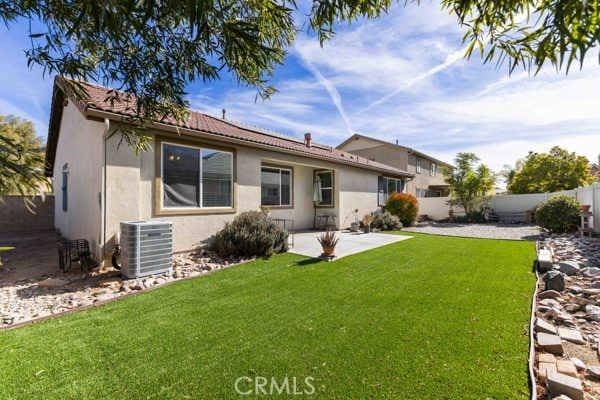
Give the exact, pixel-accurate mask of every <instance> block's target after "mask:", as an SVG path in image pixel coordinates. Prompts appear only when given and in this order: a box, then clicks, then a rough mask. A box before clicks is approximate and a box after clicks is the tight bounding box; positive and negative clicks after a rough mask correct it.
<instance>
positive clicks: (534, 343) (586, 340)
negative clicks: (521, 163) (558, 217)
mask: <svg viewBox="0 0 600 400" xmlns="http://www.w3.org/2000/svg"><path fill="white" fill-rule="evenodd" d="M536 249H537V257H538V258H537V263H536V264H537V265H536V276H537V282H536V290H535V294H534V297H533V299H532V315H531V321H530V327H531V331H530V340H531V347H530V356H529V366H530V376H531V379H532V398H533V399H536V400H538V399H540V400H541V399H548V398H550V399H563V400H566V399H571V400H592V399H597V398H598V397H597V396H600V374H597V373H600V314H599V313H598V312H600V307H599V304H598V303H599V301H600V290H597V289H600V268H598V266H600V239H594V238H580V237H576V236H572V235H551V236H545V237H541V238H540V240H539V241H538V242H537V243H536Z"/></svg>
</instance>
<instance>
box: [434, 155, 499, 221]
mask: <svg viewBox="0 0 600 400" xmlns="http://www.w3.org/2000/svg"><path fill="white" fill-rule="evenodd" d="M454 165H455V168H453V169H450V168H444V169H443V173H444V176H445V180H446V183H448V185H450V204H451V205H459V206H461V207H463V208H464V210H465V213H466V214H467V215H474V214H473V213H475V212H477V211H479V209H480V208H481V205H482V203H483V201H484V200H485V198H486V197H487V196H488V195H489V194H491V192H492V190H493V189H494V183H495V181H496V178H495V176H494V173H493V172H492V171H491V170H490V169H489V167H488V166H487V165H485V164H481V163H479V157H477V156H476V155H475V154H473V153H458V154H457V155H456V158H455V159H454Z"/></svg>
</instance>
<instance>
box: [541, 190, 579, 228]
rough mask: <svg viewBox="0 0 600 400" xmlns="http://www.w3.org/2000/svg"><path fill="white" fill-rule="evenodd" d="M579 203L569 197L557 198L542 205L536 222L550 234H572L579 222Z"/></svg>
mask: <svg viewBox="0 0 600 400" xmlns="http://www.w3.org/2000/svg"><path fill="white" fill-rule="evenodd" d="M579 209H580V204H579V202H578V201H577V200H576V199H574V198H573V197H569V196H555V197H552V198H551V199H549V200H548V201H546V202H544V203H542V204H540V205H539V206H538V208H537V209H536V211H535V222H536V223H537V224H539V225H540V226H541V227H542V228H544V229H547V230H549V231H550V232H555V233H563V232H572V231H574V230H575V229H576V228H577V225H578V222H579Z"/></svg>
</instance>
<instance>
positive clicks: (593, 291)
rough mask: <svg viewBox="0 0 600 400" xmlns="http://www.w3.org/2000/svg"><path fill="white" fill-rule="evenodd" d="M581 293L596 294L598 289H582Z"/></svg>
mask: <svg viewBox="0 0 600 400" xmlns="http://www.w3.org/2000/svg"><path fill="white" fill-rule="evenodd" d="M583 294H586V295H588V296H597V295H599V294H600V289H596V288H589V289H583Z"/></svg>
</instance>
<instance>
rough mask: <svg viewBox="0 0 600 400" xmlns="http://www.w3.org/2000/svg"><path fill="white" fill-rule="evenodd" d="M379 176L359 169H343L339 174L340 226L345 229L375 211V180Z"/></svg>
mask: <svg viewBox="0 0 600 400" xmlns="http://www.w3.org/2000/svg"><path fill="white" fill-rule="evenodd" d="M378 176H379V174H377V173H374V172H369V171H364V170H359V169H355V168H352V169H343V170H341V171H340V173H339V196H340V202H339V203H340V217H339V218H340V226H341V227H342V228H347V227H349V226H350V224H351V223H352V222H354V211H355V210H357V209H358V213H357V215H358V219H359V220H361V219H362V217H363V216H364V215H366V214H371V213H373V212H374V211H377V209H378V207H377V178H378Z"/></svg>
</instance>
